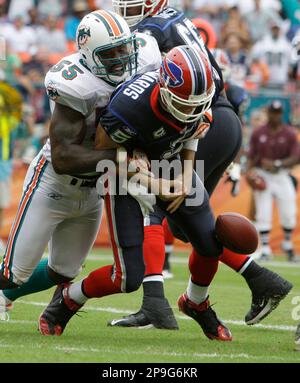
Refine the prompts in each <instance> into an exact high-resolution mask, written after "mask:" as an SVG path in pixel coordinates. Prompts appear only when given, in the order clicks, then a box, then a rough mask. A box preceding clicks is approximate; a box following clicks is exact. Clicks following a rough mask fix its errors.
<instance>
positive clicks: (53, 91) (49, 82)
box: [45, 70, 97, 117]
mask: <svg viewBox="0 0 300 383" xmlns="http://www.w3.org/2000/svg"><path fill="white" fill-rule="evenodd" d="M60 77H61V78H60ZM45 87H46V91H47V94H48V97H49V99H50V100H52V101H54V102H55V103H58V104H61V105H65V106H68V107H69V108H71V109H74V110H76V111H77V112H79V113H81V114H82V115H83V116H85V117H87V116H89V115H90V114H91V113H92V112H93V110H94V107H95V103H96V101H97V95H96V94H95V92H93V91H91V92H89V91H88V90H87V89H86V87H84V83H83V82H82V83H81V82H79V81H76V80H73V81H67V80H64V79H63V78H62V76H61V74H60V73H58V74H57V73H52V72H51V70H50V71H49V72H48V73H47V75H46V77H45Z"/></svg>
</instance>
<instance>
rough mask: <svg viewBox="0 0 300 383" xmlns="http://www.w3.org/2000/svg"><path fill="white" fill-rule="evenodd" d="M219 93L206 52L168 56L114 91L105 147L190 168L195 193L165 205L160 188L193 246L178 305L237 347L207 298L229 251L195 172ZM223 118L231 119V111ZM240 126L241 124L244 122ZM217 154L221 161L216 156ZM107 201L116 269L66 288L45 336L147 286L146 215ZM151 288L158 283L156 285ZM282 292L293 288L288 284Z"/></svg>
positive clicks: (177, 51) (46, 321)
mask: <svg viewBox="0 0 300 383" xmlns="http://www.w3.org/2000/svg"><path fill="white" fill-rule="evenodd" d="M219 92H220V89H219V88H218V82H215V81H214V78H213V70H212V67H211V65H210V63H209V61H208V59H207V56H206V55H205V54H204V53H202V52H200V51H199V50H198V48H194V47H191V46H179V47H177V48H174V49H172V50H171V51H170V52H169V53H168V54H167V55H166V56H165V58H164V60H163V63H162V65H161V69H160V73H159V74H158V73H157V72H148V73H146V74H144V75H142V76H140V75H139V76H137V77H135V78H133V79H132V80H130V81H128V82H127V83H125V84H124V85H123V86H122V87H120V88H119V89H118V90H117V91H116V92H115V94H114V95H113V97H112V99H111V102H110V104H109V106H108V108H107V110H106V111H105V113H104V114H103V115H102V117H101V119H100V122H101V125H100V128H99V129H100V134H99V135H98V138H99V142H98V147H99V148H100V149H101V148H109V147H115V146H117V145H122V146H124V147H126V149H127V150H128V151H129V152H130V151H132V150H133V149H135V148H137V147H138V148H140V149H141V150H143V151H144V152H145V153H146V154H147V156H148V158H149V159H150V160H157V159H159V160H161V159H166V160H167V161H172V160H173V159H174V158H176V157H177V155H178V154H179V155H180V157H181V160H182V161H183V164H184V165H183V178H184V179H189V180H190V183H189V182H188V183H187V184H188V185H191V186H192V187H193V192H189V191H187V190H184V191H182V192H181V193H179V194H178V195H176V196H175V195H173V196H172V198H166V193H165V192H164V191H162V189H161V188H159V192H158V193H157V194H158V196H159V198H157V206H156V213H157V215H156V216H158V215H159V214H161V215H162V216H167V217H168V218H169V219H170V222H172V224H174V225H175V226H176V228H179V229H180V234H179V235H181V236H182V235H183V236H184V237H185V239H186V240H188V241H189V242H190V243H191V244H192V246H193V251H192V254H191V256H190V258H189V269H190V273H191V277H190V279H189V282H188V286H187V290H186V292H185V293H184V294H182V295H181V297H180V298H179V300H178V306H179V309H180V310H181V311H182V312H184V313H185V314H186V315H188V316H190V317H192V318H193V319H194V320H195V321H196V322H197V323H198V324H199V325H200V326H201V328H202V330H203V332H204V333H205V335H206V336H207V337H208V338H209V339H216V340H221V341H230V340H231V339H232V336H231V333H230V331H229V329H228V328H226V327H225V325H224V324H223V323H222V322H221V321H220V320H219V319H218V318H217V316H216V313H215V312H214V311H213V310H212V308H211V306H210V303H209V298H208V289H209V285H210V283H211V281H212V279H213V277H214V275H215V273H216V271H217V267H218V260H219V257H220V256H221V255H223V254H224V253H226V252H228V250H227V249H226V248H225V247H223V246H222V244H221V243H220V242H218V241H217V240H216V238H215V235H214V226H215V221H214V217H213V215H212V212H211V209H210V206H209V195H208V193H207V191H206V190H205V188H204V186H203V184H202V182H201V181H200V179H199V177H198V176H197V174H196V173H195V172H194V171H193V160H194V159H195V158H196V156H195V152H196V151H197V144H198V138H199V137H202V134H203V131H204V130H206V129H207V124H206V122H205V121H204V114H205V113H206V112H207V111H208V110H209V108H210V106H211V105H212V103H214V102H216V100H218V98H219ZM223 118H226V109H225V108H224V113H223ZM236 121H237V123H239V120H238V118H237V117H236ZM200 142H201V140H200ZM211 155H212V157H216V155H215V152H214V153H211ZM184 160H189V161H187V162H184ZM151 170H152V169H151ZM145 177H146V180H145V184H146V185H148V184H150V183H151V180H150V179H149V178H148V176H145ZM189 190H191V189H189ZM199 192H200V195H202V196H203V200H201V201H198V203H197V204H194V206H191V205H190V204H189V202H191V199H193V198H195V196H196V195H198V196H199V194H198V193H199ZM107 199H109V204H108V206H109V207H110V208H109V209H108V218H109V223H110V226H112V227H113V230H112V232H113V234H114V237H113V238H112V242H113V248H114V257H115V264H114V265H109V266H106V267H102V268H100V269H98V270H95V271H93V272H92V273H90V274H89V276H88V277H87V278H85V279H84V280H83V281H80V282H77V283H74V284H72V285H70V284H65V285H62V286H59V287H58V288H57V290H56V292H55V293H54V296H53V298H52V301H51V302H50V304H49V305H48V307H47V308H46V309H45V311H44V312H43V313H42V314H41V317H40V326H39V328H40V331H41V333H42V334H45V335H61V334H62V332H63V330H64V328H65V326H66V325H67V323H68V321H69V320H70V319H71V317H72V316H73V315H74V314H75V313H76V312H77V311H78V310H79V309H80V307H82V305H84V303H85V302H86V301H87V300H88V299H89V298H96V297H103V296H106V295H111V294H114V293H119V292H130V291H134V290H136V289H137V288H138V287H139V285H140V284H141V282H142V280H143V277H144V271H145V267H144V262H143V254H142V252H141V251H140V249H141V243H142V242H143V236H142V235H141V230H140V225H141V222H140V219H139V212H138V210H139V209H137V206H136V205H134V204H132V203H131V202H130V201H129V199H128V196H126V197H125V196H118V195H117V196H108V197H107ZM128 222H130V225H128ZM248 262H249V261H248ZM146 267H148V266H147V261H146ZM257 267H259V266H257ZM254 271H255V270H253V269H252V272H254ZM256 271H257V270H256ZM149 279H150V280H151V276H150V275H149ZM152 281H153V282H158V281H157V280H156V279H154V280H152ZM281 287H284V288H286V289H290V288H291V286H290V285H289V284H288V283H287V282H286V281H283V280H282V285H281ZM156 291H157V290H155V289H154V290H152V291H148V292H149V295H147V294H145V296H144V298H146V297H147V296H149V297H150V300H151V299H152V302H153V305H154V307H153V308H152V309H153V310H152V313H153V311H155V310H156V307H155V301H156V300H161V299H162V298H164V296H163V295H162V296H161V295H160V294H159V295H158V296H157V295H155V292H156ZM286 293H287V292H285V294H286ZM282 295H283V293H282ZM148 303H149V302H148ZM150 311H151V310H150ZM150 314H151V313H150ZM139 319H143V318H139ZM144 319H145V318H144ZM146 319H148V318H147V317H146ZM148 320H149V319H148ZM150 323H151V321H150ZM154 324H155V323H154ZM155 325H156V327H160V328H176V326H175V324H173V326H172V327H171V326H170V327H168V326H167V325H166V326H163V323H160V322H159V320H158V321H157V323H156V324H155Z"/></svg>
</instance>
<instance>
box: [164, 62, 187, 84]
mask: <svg viewBox="0 0 300 383" xmlns="http://www.w3.org/2000/svg"><path fill="white" fill-rule="evenodd" d="M162 76H163V79H164V81H165V82H166V83H167V84H168V86H169V87H170V88H177V87H180V86H181V85H183V84H184V78H183V71H182V69H181V68H180V67H179V66H178V65H176V64H175V63H174V62H173V61H171V60H169V59H168V58H167V59H166V60H164V61H163V64H162Z"/></svg>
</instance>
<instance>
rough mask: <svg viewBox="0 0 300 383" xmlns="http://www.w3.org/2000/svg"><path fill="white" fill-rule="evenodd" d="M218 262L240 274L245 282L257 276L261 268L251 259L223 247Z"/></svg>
mask: <svg viewBox="0 0 300 383" xmlns="http://www.w3.org/2000/svg"><path fill="white" fill-rule="evenodd" d="M220 261H221V262H223V263H224V264H225V265H227V266H229V267H230V268H231V269H233V270H235V271H236V272H238V273H239V274H241V275H242V276H243V277H244V278H245V279H246V280H249V279H251V278H253V277H255V276H258V275H259V274H260V273H261V271H262V270H263V267H261V266H259V265H258V264H257V263H256V262H255V261H254V260H253V259H252V258H251V257H249V256H248V255H244V254H238V253H235V252H234V251H231V250H229V249H226V248H225V247H224V250H223V253H222V255H221V256H220Z"/></svg>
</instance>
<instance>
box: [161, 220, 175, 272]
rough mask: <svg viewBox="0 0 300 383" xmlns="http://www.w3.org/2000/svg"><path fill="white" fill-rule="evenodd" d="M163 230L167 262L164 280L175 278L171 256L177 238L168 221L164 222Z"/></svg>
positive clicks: (164, 267) (165, 263)
mask: <svg viewBox="0 0 300 383" xmlns="http://www.w3.org/2000/svg"><path fill="white" fill-rule="evenodd" d="M163 229H164V238H165V262H164V266H163V277H164V279H171V278H173V274H172V272H171V259H170V258H171V254H172V253H173V250H174V241H175V237H174V235H173V233H172V231H171V230H170V228H169V224H168V221H167V220H166V219H164V220H163Z"/></svg>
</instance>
